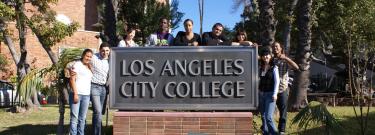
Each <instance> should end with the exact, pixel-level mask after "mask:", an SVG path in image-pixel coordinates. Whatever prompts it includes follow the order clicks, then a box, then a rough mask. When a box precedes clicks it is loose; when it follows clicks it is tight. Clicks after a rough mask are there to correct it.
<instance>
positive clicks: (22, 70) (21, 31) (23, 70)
mask: <svg viewBox="0 0 375 135" xmlns="http://www.w3.org/2000/svg"><path fill="white" fill-rule="evenodd" d="M15 10H16V18H17V19H16V22H17V29H18V36H19V45H20V59H19V61H18V63H16V65H17V77H18V78H17V79H18V82H21V80H22V79H23V78H24V77H25V75H26V74H27V73H28V72H29V71H30V65H29V64H28V63H27V59H26V57H27V50H26V29H27V27H26V19H27V17H26V15H25V14H24V10H25V8H24V1H19V2H17V4H16V6H15ZM18 85H20V84H18ZM18 88H19V87H18ZM31 92H32V93H36V91H35V90H33V91H31ZM33 102H34V103H36V105H38V104H39V101H38V100H37V98H36V100H35V98H33ZM33 102H26V109H30V108H32V107H34V104H32V103H33Z"/></svg>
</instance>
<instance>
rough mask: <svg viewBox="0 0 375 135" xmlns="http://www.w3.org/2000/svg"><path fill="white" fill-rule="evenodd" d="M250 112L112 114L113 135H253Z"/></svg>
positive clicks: (122, 112) (119, 112) (120, 112)
mask: <svg viewBox="0 0 375 135" xmlns="http://www.w3.org/2000/svg"><path fill="white" fill-rule="evenodd" d="M252 124H253V115H252V113H251V112H126V111H118V112H115V114H114V118H113V134H115V135H167V134H173V135H186V134H187V135H211V134H225V135H235V134H241V135H252V134H253V132H254V130H253V125H252Z"/></svg>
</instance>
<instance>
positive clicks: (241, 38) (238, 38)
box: [237, 34, 246, 42]
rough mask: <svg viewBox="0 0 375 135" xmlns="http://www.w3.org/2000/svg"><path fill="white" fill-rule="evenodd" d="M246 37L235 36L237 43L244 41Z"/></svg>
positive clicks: (242, 35) (241, 35)
mask: <svg viewBox="0 0 375 135" xmlns="http://www.w3.org/2000/svg"><path fill="white" fill-rule="evenodd" d="M245 39H246V37H245V35H244V34H239V35H237V40H238V42H241V41H245Z"/></svg>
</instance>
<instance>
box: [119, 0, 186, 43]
mask: <svg viewBox="0 0 375 135" xmlns="http://www.w3.org/2000/svg"><path fill="white" fill-rule="evenodd" d="M119 5H120V6H119V7H120V9H119V15H118V20H119V21H120V22H121V23H123V25H125V27H136V28H138V29H139V30H140V32H139V33H138V35H137V36H140V37H141V38H142V40H143V42H145V40H146V37H148V36H149V35H150V34H151V33H153V32H155V31H156V30H157V29H158V27H159V19H160V18H162V17H164V18H168V19H171V20H172V22H171V23H172V29H174V28H177V26H178V23H179V22H180V21H181V18H182V16H183V13H180V12H177V10H178V8H177V6H178V2H172V7H170V6H169V5H168V4H164V3H159V2H157V1H156V0H128V1H122V2H120V4H119ZM120 28H124V27H120Z"/></svg>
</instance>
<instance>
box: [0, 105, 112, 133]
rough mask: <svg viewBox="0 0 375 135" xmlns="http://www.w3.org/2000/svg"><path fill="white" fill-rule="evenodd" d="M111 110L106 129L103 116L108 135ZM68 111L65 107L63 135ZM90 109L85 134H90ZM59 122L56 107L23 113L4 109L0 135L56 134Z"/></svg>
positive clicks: (48, 106)
mask: <svg viewBox="0 0 375 135" xmlns="http://www.w3.org/2000/svg"><path fill="white" fill-rule="evenodd" d="M113 112H114V111H113V110H112V111H110V115H109V122H108V127H107V128H105V124H106V123H105V120H106V118H105V115H104V116H103V126H104V128H105V129H104V130H105V132H106V133H108V134H112V117H111V116H113V115H112V114H113ZM69 113H70V109H69V107H68V106H66V109H65V115H64V116H65V119H64V130H65V134H68V130H69V119H70V117H69V116H70V115H69ZM91 117H92V111H91V108H90V110H89V111H88V113H87V117H86V125H87V126H86V131H85V132H86V133H87V134H91V123H92V121H91ZM58 120H59V111H58V106H57V105H46V106H42V107H41V108H38V109H33V110H32V111H29V112H25V113H11V112H6V109H4V108H1V109H0V134H1V135H4V134H21V135H28V134H37V135H47V134H56V131H57V123H58Z"/></svg>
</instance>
